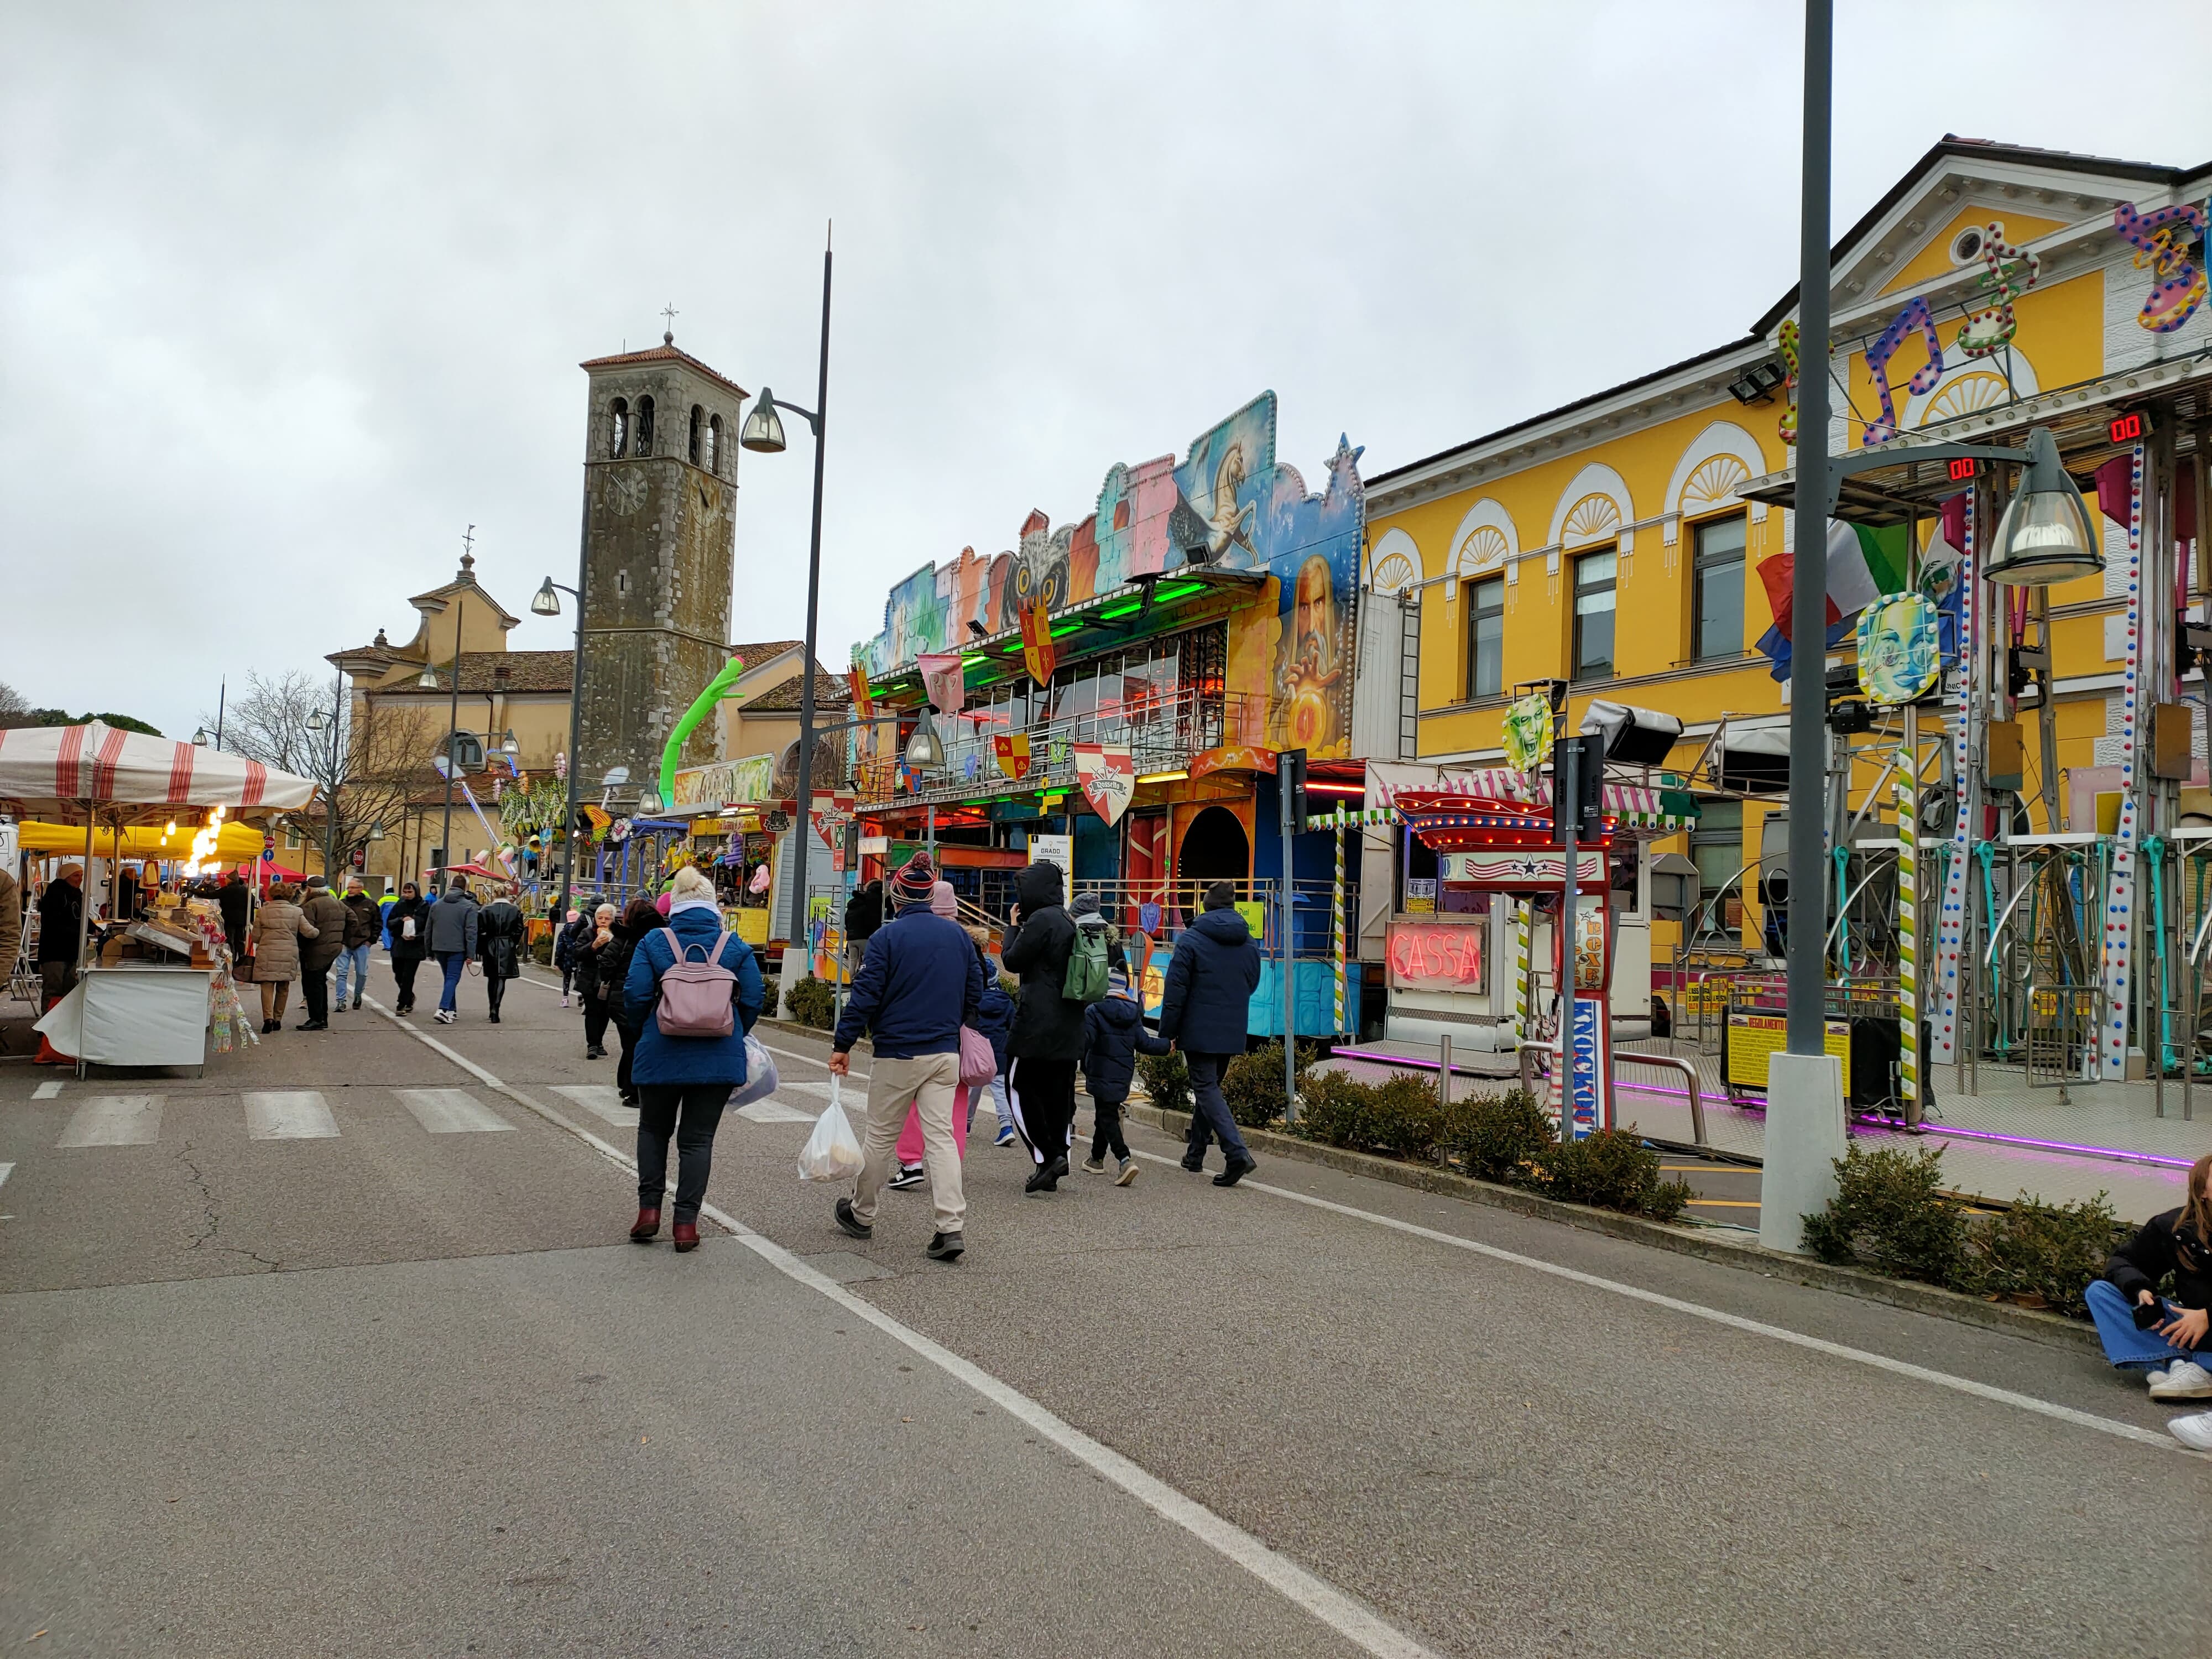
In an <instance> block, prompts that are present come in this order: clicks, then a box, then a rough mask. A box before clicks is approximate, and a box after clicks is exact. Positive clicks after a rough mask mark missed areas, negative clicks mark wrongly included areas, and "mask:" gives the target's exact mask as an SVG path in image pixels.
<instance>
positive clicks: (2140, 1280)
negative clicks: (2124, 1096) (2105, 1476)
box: [2082, 1153, 2212, 1400]
mask: <svg viewBox="0 0 2212 1659" xmlns="http://www.w3.org/2000/svg"><path fill="white" fill-rule="evenodd" d="M2168 1273H2172V1275H2173V1296H2172V1300H2170V1301H2169V1300H2166V1299H2164V1298H2162V1297H2160V1296H2159V1294H2158V1284H2159V1281H2160V1279H2164V1278H2165V1277H2166V1274H2168ZM2082 1299H2083V1300H2084V1301H2086V1302H2087V1304H2089V1317H2090V1318H2092V1319H2093V1320H2095V1321H2096V1322H2097V1336H2098V1339H2099V1340H2100V1341H2102V1342H2103V1343H2104V1345H2105V1357H2106V1358H2107V1359H2110V1360H2111V1361H2112V1364H2115V1365H2118V1367H2119V1368H2120V1369H2121V1370H2139V1371H2142V1372H2143V1373H2144V1374H2145V1376H2147V1377H2148V1380H2149V1383H2150V1397H2151V1398H2152V1399H2154V1400H2206V1399H2212V1368H2208V1367H2207V1365H2206V1364H2205V1362H2206V1361H2207V1360H2208V1359H2212V1343H2208V1342H2206V1341H2205V1340H2204V1339H2205V1331H2206V1328H2207V1326H2208V1325H2212V1314H2208V1313H2207V1311H2206V1310H2207V1308H2208V1306H2212V1153H2207V1154H2206V1155H2205V1156H2204V1157H2203V1158H2198V1159H2197V1162H2196V1164H2194V1165H2193V1166H2192V1167H2191V1170H2190V1171H2189V1188H2188V1200H2187V1201H2186V1202H2185V1203H2184V1204H2183V1205H2182V1206H2181V1207H2180V1208H2179V1209H2177V1210H2168V1211H2166V1212H2165V1213H2163V1214H2161V1215H2154V1216H2153V1217H2152V1218H2150V1219H2149V1220H2148V1221H2146V1222H2145V1223H2143V1225H2142V1231H2140V1232H2138V1233H2137V1234H2136V1236H2135V1237H2134V1238H2132V1239H2130V1241H2129V1242H2128V1243H2125V1244H2124V1245H2122V1246H2121V1247H2120V1248H2119V1249H2117V1250H2115V1251H2113V1252H2112V1261H2111V1262H2110V1264H2109V1265H2107V1266H2106V1269H2105V1276H2104V1277H2103V1278H2102V1279H2095V1280H2093V1281H2092V1282H2091V1284H2090V1285H2089V1288H2088V1289H2087V1291H2083V1292H2082ZM2138 1310H2141V1311H2140V1315H2138Z"/></svg>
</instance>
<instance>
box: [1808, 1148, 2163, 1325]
mask: <svg viewBox="0 0 2212 1659" xmlns="http://www.w3.org/2000/svg"><path fill="white" fill-rule="evenodd" d="M1835 1169H1836V1183H1837V1191H1836V1195H1835V1197H1833V1198H1832V1199H1830V1200H1828V1204H1827V1207H1826V1209H1824V1210H1823V1211H1821V1212H1820V1213H1819V1214H1817V1215H1808V1216H1807V1217H1805V1218H1804V1222H1805V1248H1806V1249H1808V1250H1810V1251H1811V1252H1812V1253H1813V1254H1814V1255H1816V1256H1818V1257H1819V1258H1820V1260H1821V1261H1826V1262H1829V1263H1831V1264H1833V1265H1836V1266H1839V1267H1869V1268H1871V1269H1873V1270H1874V1271H1875V1272H1876V1273H1887V1274H1888V1275H1889V1276H1891V1277H1892V1278H1894V1279H1918V1280H1920V1281H1922V1282H1923V1283H1924V1284H1929V1285H1943V1286H1945V1287H1946V1288H1947V1289H1949V1290H1954V1291H1965V1292H1966V1293H1967V1294H1968V1295H1970V1296H1985V1297H2002V1298H2004V1299H2006V1300H2008V1301H2011V1302H2015V1303H2018V1304H2021V1306H2023V1307H2030V1308H2049V1309H2051V1310H2053V1311H2055V1312H2058V1313H2063V1314H2067V1315H2069V1316H2072V1317H2074V1318H2077V1319H2079V1318H2083V1317H2086V1316H2087V1312H2088V1309H2087V1305H2086V1304H2084V1302H2083V1301H2082V1292H2083V1291H2085V1290H2087V1288H2088V1285H2089V1281H2090V1280H2091V1279H2095V1278H2097V1277H2098V1276H2099V1275H2100V1274H2101V1273H2103V1272H2104V1271H2105V1264H2106V1260H2107V1259H2108V1258H2109V1257H2110V1256H2111V1255H2112V1250H2113V1249H2114V1247H2115V1246H2117V1245H2118V1244H2121V1243H2125V1242H2126V1241H2127V1239H2128V1238H2129V1237H2130V1235H2131V1234H2132V1232H2133V1231H2134V1230H2133V1229H2132V1228H2130V1227H2129V1226H2127V1225H2124V1223H2122V1222H2121V1221H2120V1220H2119V1219H2118V1217H2116V1216H2115V1215H2114V1214H2113V1213H2112V1206H2111V1205H2110V1204H2109V1203H2107V1202H2106V1197H2105V1194H2102V1193H2100V1194H2097V1196H2096V1197H2094V1198H2092V1199H2084V1200H2081V1201H2079V1202H2077V1203H2071V1204H2045V1203H2044V1202H2042V1201H2041V1200H2039V1199H2033V1198H2030V1197H2029V1196H2028V1195H2027V1194H2026V1193H2022V1194H2021V1195H2020V1197H2019V1199H2018V1200H2016V1201H2015V1203H2014V1204H2013V1206H2012V1207H2011V1208H2010V1209H2008V1210H2006V1211H2002V1212H1999V1213H1997V1214H1996V1215H1992V1216H1975V1215H1972V1214H1970V1213H1969V1212H1968V1210H1967V1208H1966V1205H1965V1204H1964V1203H1963V1202H1961V1201H1960V1200H1959V1199H1957V1198H1955V1197H1954V1196H1953V1195H1952V1194H1948V1193H1947V1192H1945V1191H1944V1190H1943V1149H1942V1147H1940V1146H1923V1147H1919V1148H1917V1149H1916V1150H1914V1151H1911V1152H1907V1151H1905V1149H1903V1148H1901V1147H1896V1146H1881V1147H1869V1146H1864V1145H1862V1144H1860V1143H1857V1142H1854V1143H1853V1144H1852V1145H1851V1146H1850V1148H1849V1149H1848V1150H1847V1151H1846V1152H1845V1154H1844V1157H1842V1158H1838V1159H1837V1160H1836V1164H1835Z"/></svg>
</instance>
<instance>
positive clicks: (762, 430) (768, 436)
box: [738, 386, 813, 455]
mask: <svg viewBox="0 0 2212 1659" xmlns="http://www.w3.org/2000/svg"><path fill="white" fill-rule="evenodd" d="M796 412H798V413H799V414H802V415H804V414H805V413H806V411H805V410H798V411H796ZM812 419H813V417H812V416H808V421H809V422H810V424H811V422H812ZM738 446H739V447H741V448H744V449H750V450H751V451H752V452H753V453H755V454H757V455H781V454H782V453H783V452H784V450H785V449H786V448H787V447H788V446H787V444H786V442H785V441H784V436H783V419H782V417H781V416H779V415H778V414H777V413H776V412H775V393H774V392H770V391H769V389H768V388H767V387H766V386H763V387H762V388H761V395H760V401H759V402H758V403H757V404H754V405H753V412H752V413H751V414H750V415H748V416H745V423H744V426H743V427H742V428H740V429H739V430H738Z"/></svg>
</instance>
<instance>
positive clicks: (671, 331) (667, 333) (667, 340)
mask: <svg viewBox="0 0 2212 1659" xmlns="http://www.w3.org/2000/svg"><path fill="white" fill-rule="evenodd" d="M660 315H661V318H662V320H664V321H665V322H666V323H667V325H668V326H667V328H666V329H665V330H664V331H662V333H661V336H660V343H661V344H663V345H671V346H672V345H674V344H675V343H676V319H678V317H680V316H682V315H683V313H681V312H679V311H678V310H677V308H676V302H675V301H673V300H671V301H669V302H668V303H667V304H666V305H665V306H663V307H661V308H660Z"/></svg>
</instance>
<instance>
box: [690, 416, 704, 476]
mask: <svg viewBox="0 0 2212 1659" xmlns="http://www.w3.org/2000/svg"><path fill="white" fill-rule="evenodd" d="M706 424H707V411H706V410H703V409H702V408H700V407H699V405H698V404H692V405H691V446H690V450H689V451H688V452H687V453H689V454H690V457H691V465H694V466H696V465H699V443H700V439H701V435H702V429H703V428H705V426H706Z"/></svg>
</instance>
